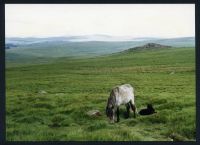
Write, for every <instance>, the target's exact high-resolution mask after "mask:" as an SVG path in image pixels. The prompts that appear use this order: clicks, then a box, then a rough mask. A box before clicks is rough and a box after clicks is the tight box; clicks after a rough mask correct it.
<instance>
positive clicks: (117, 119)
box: [117, 107, 119, 122]
mask: <svg viewBox="0 0 200 145" xmlns="http://www.w3.org/2000/svg"><path fill="white" fill-rule="evenodd" d="M117 122H119V107H117Z"/></svg>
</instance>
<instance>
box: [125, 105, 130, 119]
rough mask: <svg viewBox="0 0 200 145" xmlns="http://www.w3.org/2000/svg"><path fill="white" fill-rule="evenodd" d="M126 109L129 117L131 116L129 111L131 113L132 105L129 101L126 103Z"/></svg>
mask: <svg viewBox="0 0 200 145" xmlns="http://www.w3.org/2000/svg"><path fill="white" fill-rule="evenodd" d="M126 111H127V118H129V113H130V105H129V103H128V104H126Z"/></svg>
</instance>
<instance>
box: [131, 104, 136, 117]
mask: <svg viewBox="0 0 200 145" xmlns="http://www.w3.org/2000/svg"><path fill="white" fill-rule="evenodd" d="M130 106H131V109H132V110H133V112H134V118H135V117H136V106H135V104H133V103H132V101H130Z"/></svg>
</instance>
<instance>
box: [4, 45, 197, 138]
mask: <svg viewBox="0 0 200 145" xmlns="http://www.w3.org/2000/svg"><path fill="white" fill-rule="evenodd" d="M8 66H9V64H8ZM123 83H129V84H131V85H133V86H134V88H135V95H136V97H135V98H136V106H137V108H138V111H139V110H140V109H142V108H145V107H146V104H147V103H152V104H153V106H154V108H155V110H156V111H157V113H156V114H153V115H150V116H139V115H137V118H133V115H131V117H130V118H128V119H125V118H124V115H123V113H124V112H125V110H126V109H125V107H124V106H121V108H120V122H119V123H115V124H110V123H109V122H108V119H107V118H106V115H105V107H106V102H107V98H108V96H109V93H110V90H111V88H112V87H114V86H116V85H119V84H123ZM195 104H196V103H195V49H194V48H170V49H164V50H162V49H159V50H149V51H148V50H145V51H134V52H127V53H116V54H112V55H108V56H102V57H95V58H84V59H69V58H60V59H57V60H56V61H54V62H51V63H49V64H38V65H31V64H29V65H27V64H26V65H24V66H23V62H22V63H21V64H20V65H17V66H15V65H13V64H12V67H8V68H7V69H6V140H8V141H55V140H56V141H69V140H73V141H85V140H95V141H102V140H104V141H109V140H111V141H172V140H174V141H184V140H195V135H196V122H195V121H196V119H195V118H196V115H195V114H196V107H195ZM92 109H98V110H100V112H101V113H102V116H99V117H89V116H87V114H86V113H87V111H89V110H92Z"/></svg>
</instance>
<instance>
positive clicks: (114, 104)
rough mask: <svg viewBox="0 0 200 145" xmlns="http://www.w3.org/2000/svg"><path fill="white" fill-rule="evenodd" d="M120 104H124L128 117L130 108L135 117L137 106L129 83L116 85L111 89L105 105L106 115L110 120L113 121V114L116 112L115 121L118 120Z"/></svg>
mask: <svg viewBox="0 0 200 145" xmlns="http://www.w3.org/2000/svg"><path fill="white" fill-rule="evenodd" d="M122 104H124V105H126V109H127V115H128V117H129V113H130V108H131V109H132V110H133V112H134V118H135V117H136V112H137V108H136V106H135V99H134V89H133V87H132V86H131V85H130V84H124V85H121V86H117V87H115V88H113V89H112V90H111V93H110V96H109V98H108V102H107V107H106V115H107V117H108V118H109V119H110V120H111V121H113V122H115V114H117V122H119V106H120V105H122Z"/></svg>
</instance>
